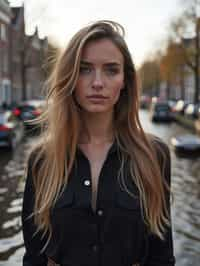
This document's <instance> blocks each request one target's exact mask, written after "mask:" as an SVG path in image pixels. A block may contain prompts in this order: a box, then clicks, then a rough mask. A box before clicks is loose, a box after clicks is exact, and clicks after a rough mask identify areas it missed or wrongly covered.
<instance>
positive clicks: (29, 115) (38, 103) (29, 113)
mask: <svg viewBox="0 0 200 266" xmlns="http://www.w3.org/2000/svg"><path fill="white" fill-rule="evenodd" d="M43 108H44V101H43V100H29V101H24V102H21V103H20V104H19V105H18V106H17V107H16V108H14V109H13V113H14V114H15V115H16V116H18V117H19V118H20V119H21V120H22V121H23V122H24V123H25V126H28V125H30V124H28V123H27V121H28V120H32V119H35V118H37V117H38V116H39V115H40V114H41V113H42V111H43Z"/></svg>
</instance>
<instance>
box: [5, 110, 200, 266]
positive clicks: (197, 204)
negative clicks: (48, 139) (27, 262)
mask: <svg viewBox="0 0 200 266" xmlns="http://www.w3.org/2000/svg"><path fill="white" fill-rule="evenodd" d="M140 118H141V121H142V124H143V126H144V128H145V130H146V131H148V132H151V133H154V134H156V135H157V136H159V137H161V138H162V139H163V140H164V141H165V142H166V143H167V144H169V147H170V149H171V160H172V192H173V197H174V200H173V204H172V220H173V235H174V249H175V256H176V261H177V263H176V265H177V266H190V265H191V266H199V265H200V158H199V159H184V158H178V157H176V155H175V154H174V152H173V150H172V147H171V145H170V139H171V137H172V136H176V135H179V134H184V133H189V132H188V130H186V129H183V128H182V127H180V126H179V125H177V124H175V123H171V124H152V123H151V122H150V121H149V115H148V113H147V112H146V111H141V112H140ZM33 141H34V137H27V138H26V139H25V140H24V142H23V143H22V144H21V145H20V146H19V147H18V148H17V149H16V151H14V152H13V153H10V152H8V151H7V150H2V149H1V150H0V266H1V265H2V266H21V265H22V256H23V253H24V247H23V239H22V233H21V217H20V214H21V208H22V196H23V189H24V179H23V169H24V166H25V159H26V157H27V154H28V151H29V149H30V147H31V145H32V143H33Z"/></svg>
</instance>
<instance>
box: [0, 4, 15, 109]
mask: <svg viewBox="0 0 200 266" xmlns="http://www.w3.org/2000/svg"><path fill="white" fill-rule="evenodd" d="M11 15H12V13H11V9H10V6H9V3H8V1H7V0H1V1H0V104H2V103H7V104H9V103H10V102H11V100H12V98H11V89H12V85H11V83H12V81H11V76H12V75H11Z"/></svg>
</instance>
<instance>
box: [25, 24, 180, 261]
mask: <svg viewBox="0 0 200 266" xmlns="http://www.w3.org/2000/svg"><path fill="white" fill-rule="evenodd" d="M47 89H48V91H47V109H46V111H45V112H44V113H43V114H42V115H41V118H40V119H39V120H38V123H42V124H43V125H44V127H43V131H42V132H43V133H42V134H41V139H40V142H39V143H38V144H37V146H36V147H35V148H34V149H33V151H32V152H31V154H30V156H29V160H28V164H27V174H26V178H27V179H26V186H25V192H24V199H23V212H22V223H23V224H22V225H23V236H24V243H25V255H24V257H23V265H24V266H33V265H34V266H36V265H37V266H44V265H62V266H64V265H65V266H97V265H98V266H132V265H145V266H173V265H174V264H175V259H174V255H173V241H172V229H171V218H170V178H171V177H170V153H169V149H168V147H167V145H166V144H164V142H163V141H162V140H161V139H159V138H158V137H156V136H153V135H151V134H148V133H146V132H144V130H143V128H142V126H141V123H140V120H139V115H138V112H139V110H138V109H139V87H138V83H137V77H136V70H135V67H134V64H133V62H132V58H131V55H130V52H129V50H128V48H127V45H126V43H125V41H124V30H123V27H122V26H121V25H119V24H118V23H116V22H112V21H97V22H95V23H93V24H90V25H89V26H86V27H83V28H82V29H81V30H80V31H78V32H77V33H76V34H75V35H74V36H73V38H72V39H71V41H70V42H69V44H68V46H67V47H66V49H65V51H64V52H62V54H61V55H60V56H59V57H58V59H57V61H56V63H55V66H54V69H53V71H52V74H51V76H50V78H49V80H48V82H47Z"/></svg>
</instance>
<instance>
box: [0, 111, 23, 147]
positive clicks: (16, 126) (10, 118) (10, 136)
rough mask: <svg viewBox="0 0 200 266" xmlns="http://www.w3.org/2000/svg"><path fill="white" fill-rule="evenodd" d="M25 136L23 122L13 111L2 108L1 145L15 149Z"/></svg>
mask: <svg viewBox="0 0 200 266" xmlns="http://www.w3.org/2000/svg"><path fill="white" fill-rule="evenodd" d="M23 136H24V125H23V122H22V121H21V120H19V119H18V118H17V117H16V116H15V115H14V114H13V113H12V111H9V110H0V147H8V148H10V149H14V148H15V147H16V146H17V144H18V143H19V142H20V141H21V139H22V138H23Z"/></svg>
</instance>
